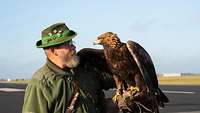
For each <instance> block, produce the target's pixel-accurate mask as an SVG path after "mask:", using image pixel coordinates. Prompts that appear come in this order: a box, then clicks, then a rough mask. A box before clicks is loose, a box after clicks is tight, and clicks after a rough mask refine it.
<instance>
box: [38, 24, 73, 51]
mask: <svg viewBox="0 0 200 113" xmlns="http://www.w3.org/2000/svg"><path fill="white" fill-rule="evenodd" d="M76 35H77V34H76V32H74V31H72V30H69V28H68V27H67V26H66V25H65V23H57V24H54V25H52V26H50V27H48V28H46V29H45V30H43V31H42V40H39V41H37V42H36V47H37V48H44V47H49V46H54V45H57V44H62V43H65V42H67V41H69V40H71V39H72V38H74V37H75V36H76Z"/></svg>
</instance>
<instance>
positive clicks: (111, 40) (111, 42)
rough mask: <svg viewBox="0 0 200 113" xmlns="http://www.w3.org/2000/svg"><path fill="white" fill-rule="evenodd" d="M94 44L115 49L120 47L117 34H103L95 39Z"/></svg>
mask: <svg viewBox="0 0 200 113" xmlns="http://www.w3.org/2000/svg"><path fill="white" fill-rule="evenodd" d="M94 44H99V45H103V46H109V47H117V46H119V45H121V41H120V39H119V38H118V36H117V34H115V33H112V32H105V33H103V34H101V35H99V36H98V37H97V39H96V40H95V41H94Z"/></svg>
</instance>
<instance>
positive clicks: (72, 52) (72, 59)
mask: <svg viewBox="0 0 200 113" xmlns="http://www.w3.org/2000/svg"><path fill="white" fill-rule="evenodd" d="M56 51H57V54H58V57H59V58H60V59H61V60H62V62H63V63H64V65H65V67H69V68H74V67H76V66H77V65H78V64H79V57H78V56H77V54H76V47H75V45H74V44H73V41H72V40H71V41H68V42H66V43H64V44H62V45H60V46H58V48H57V49H56Z"/></svg>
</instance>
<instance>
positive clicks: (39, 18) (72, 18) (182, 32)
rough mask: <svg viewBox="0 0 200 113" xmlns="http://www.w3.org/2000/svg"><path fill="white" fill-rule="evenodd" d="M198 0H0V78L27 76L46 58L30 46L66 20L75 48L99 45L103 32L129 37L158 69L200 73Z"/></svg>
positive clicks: (159, 71)
mask: <svg viewBox="0 0 200 113" xmlns="http://www.w3.org/2000/svg"><path fill="white" fill-rule="evenodd" d="M199 6H200V1H199V0H162V1H161V0H98V1H97V0H96V1H95V0H71V1H69V0H1V1H0V14H1V17H0V25H1V26H0V33H1V34H0V35H1V36H0V52H1V53H0V79H1V78H3V79H7V78H11V79H22V78H25V79H29V78H31V77H32V75H33V73H34V72H35V71H36V70H37V69H38V68H40V67H41V66H42V65H43V64H44V63H45V61H46V57H45V55H44V52H43V50H42V49H38V48H36V47H35V43H36V41H38V40H40V39H41V31H42V30H43V29H45V28H46V27H48V26H50V25H52V24H55V23H58V22H65V23H66V25H67V26H68V27H69V28H70V29H72V30H74V31H76V32H77V33H78V36H77V37H76V38H75V40H74V41H75V42H76V47H77V50H80V49H82V48H86V47H91V48H102V47H101V46H97V45H93V41H94V40H95V39H96V37H97V36H98V35H100V34H101V33H103V32H107V31H111V32H114V33H116V34H117V35H118V36H119V38H120V39H121V41H123V42H127V41H128V40H133V41H135V42H137V43H139V44H140V45H142V46H143V47H144V48H145V49H146V50H147V51H148V53H149V54H150V56H151V58H152V60H153V62H154V65H155V68H156V71H157V73H200V68H199V67H200V57H199V56H200V45H199V42H200V7H199Z"/></svg>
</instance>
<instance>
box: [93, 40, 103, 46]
mask: <svg viewBox="0 0 200 113" xmlns="http://www.w3.org/2000/svg"><path fill="white" fill-rule="evenodd" d="M100 43H101V40H99V39H97V40H95V41H94V42H93V45H98V44H100Z"/></svg>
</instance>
